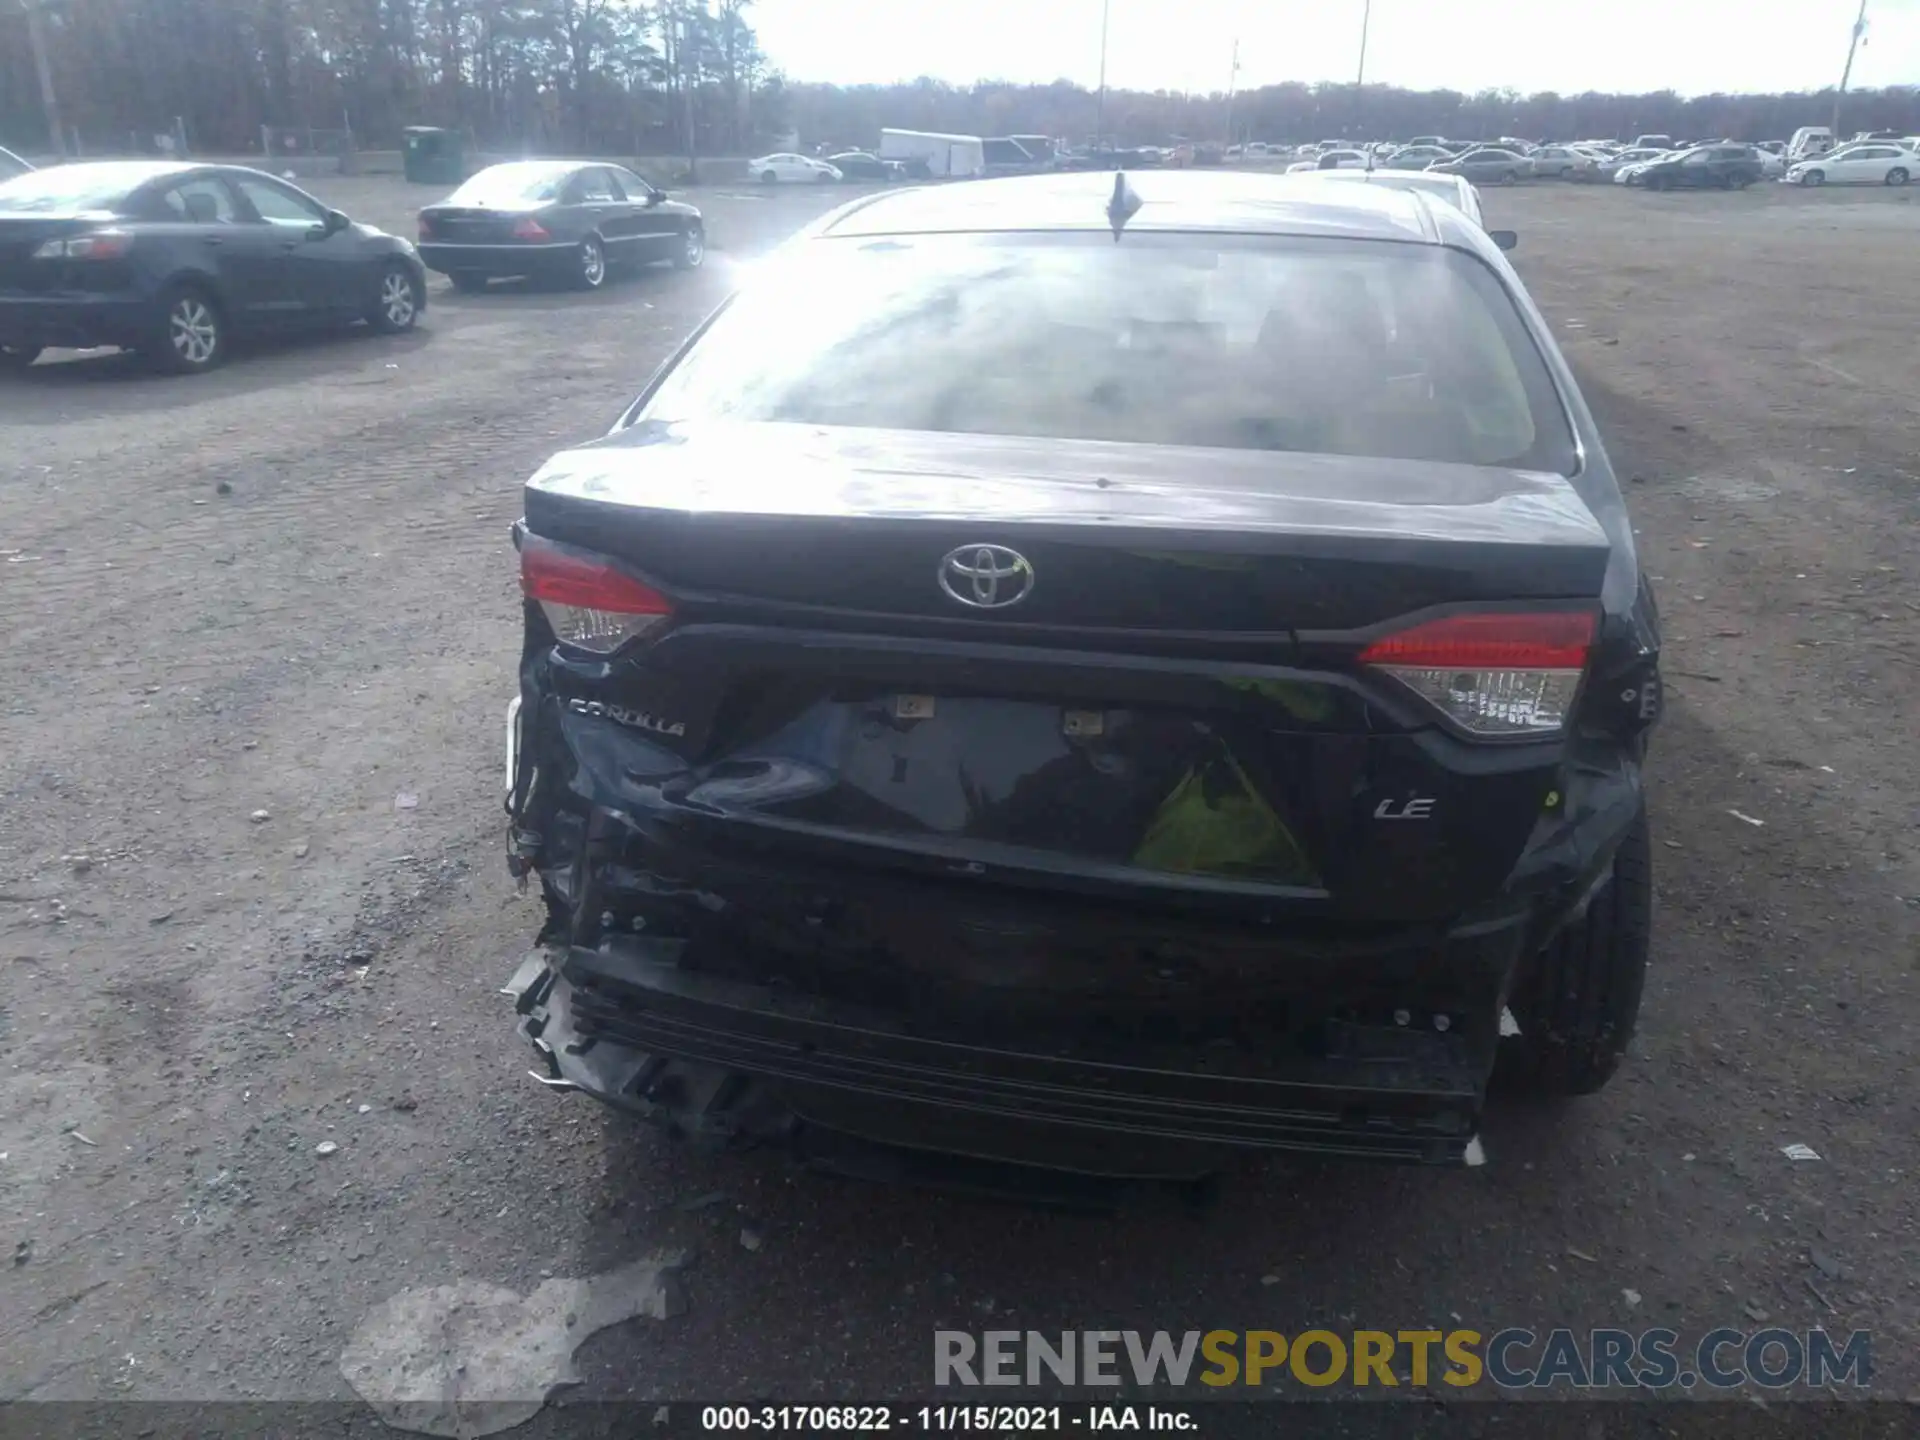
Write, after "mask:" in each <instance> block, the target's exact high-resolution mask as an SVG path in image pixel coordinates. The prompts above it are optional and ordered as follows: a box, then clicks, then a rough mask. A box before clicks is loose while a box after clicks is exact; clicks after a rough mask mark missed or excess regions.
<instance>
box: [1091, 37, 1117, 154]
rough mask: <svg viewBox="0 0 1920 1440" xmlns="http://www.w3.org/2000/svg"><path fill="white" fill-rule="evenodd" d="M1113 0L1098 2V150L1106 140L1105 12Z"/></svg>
mask: <svg viewBox="0 0 1920 1440" xmlns="http://www.w3.org/2000/svg"><path fill="white" fill-rule="evenodd" d="M1112 8H1113V0H1100V98H1099V99H1098V100H1097V101H1095V102H1094V112H1093V148H1094V149H1096V150H1098V149H1101V148H1102V147H1103V146H1104V145H1105V144H1106V138H1107V12H1108V11H1109V10H1111V9H1112Z"/></svg>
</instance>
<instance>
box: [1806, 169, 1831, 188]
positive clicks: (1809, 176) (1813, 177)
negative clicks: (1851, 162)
mask: <svg viewBox="0 0 1920 1440" xmlns="http://www.w3.org/2000/svg"><path fill="white" fill-rule="evenodd" d="M1800 183H1801V184H1802V185H1824V184H1826V183H1827V172H1826V171H1824V170H1809V171H1807V173H1806V174H1804V175H1802V176H1801V177H1800Z"/></svg>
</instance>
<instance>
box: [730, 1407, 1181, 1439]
mask: <svg viewBox="0 0 1920 1440" xmlns="http://www.w3.org/2000/svg"><path fill="white" fill-rule="evenodd" d="M700 1428H701V1429H702V1430H706V1431H728V1430H733V1431H747V1432H753V1431H762V1432H775V1431H786V1432H789V1433H796V1434H819V1433H821V1432H829V1431H836V1430H838V1431H854V1432H858V1431H867V1432H893V1431H898V1432H901V1433H913V1434H952V1433H959V1432H966V1433H981V1434H991V1435H999V1434H1005V1433H1006V1432H1008V1431H1035V1432H1046V1433H1060V1432H1072V1431H1075V1430H1082V1431H1089V1432H1092V1431H1103V1430H1142V1431H1159V1432H1163V1433H1174V1432H1192V1431H1195V1430H1197V1429H1199V1425H1198V1424H1197V1423H1196V1421H1195V1420H1194V1417H1193V1415H1192V1413H1191V1412H1189V1411H1188V1410H1185V1409H1182V1408H1179V1407H1169V1406H1160V1405H920V1406H905V1405H900V1406H895V1405H708V1406H704V1407H702V1409H701V1411H700Z"/></svg>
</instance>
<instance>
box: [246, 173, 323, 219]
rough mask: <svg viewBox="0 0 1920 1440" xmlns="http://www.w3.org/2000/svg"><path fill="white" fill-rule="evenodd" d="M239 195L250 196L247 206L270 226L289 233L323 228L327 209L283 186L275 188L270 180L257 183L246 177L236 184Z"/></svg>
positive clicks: (257, 181)
mask: <svg viewBox="0 0 1920 1440" xmlns="http://www.w3.org/2000/svg"><path fill="white" fill-rule="evenodd" d="M236 183H237V184H238V185H239V187H240V193H241V194H242V195H244V196H246V197H247V203H248V204H249V205H251V206H252V207H253V209H254V213H255V214H257V215H258V216H259V217H260V218H261V219H262V220H264V221H266V222H267V224H269V225H275V226H281V227H284V228H286V229H290V230H300V231H307V230H311V229H312V228H313V227H314V226H316V225H324V224H325V223H326V220H327V212H326V210H325V209H324V208H323V207H322V206H320V205H319V204H317V203H315V202H314V201H312V200H309V199H307V197H306V196H304V195H302V194H300V193H298V192H297V191H294V190H289V189H287V187H286V186H284V185H275V184H274V183H273V182H272V181H270V180H256V179H253V178H252V177H250V176H249V177H245V178H242V179H241V180H239V181H237V182H236Z"/></svg>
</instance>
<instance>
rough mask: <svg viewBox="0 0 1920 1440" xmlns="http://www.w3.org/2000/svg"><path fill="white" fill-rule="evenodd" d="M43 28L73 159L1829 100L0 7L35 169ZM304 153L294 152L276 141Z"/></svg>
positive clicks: (1690, 123)
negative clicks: (1120, 76)
mask: <svg viewBox="0 0 1920 1440" xmlns="http://www.w3.org/2000/svg"><path fill="white" fill-rule="evenodd" d="M27 6H33V7H35V8H36V9H37V11H38V14H37V16H36V17H34V18H35V19H36V20H37V22H38V23H37V24H36V25H34V26H32V27H31V29H34V30H37V31H38V32H39V40H40V48H41V50H42V52H43V54H44V56H45V60H46V64H47V70H48V78H49V79H50V80H51V82H52V88H53V91H54V95H55V99H56V102H57V109H58V114H59V120H60V122H61V124H62V129H63V137H64V138H66V139H68V140H69V142H74V141H77V143H78V147H79V149H80V150H82V151H84V152H86V153H118V152H123V151H125V150H127V149H128V148H133V149H138V150H147V149H151V148H153V147H154V144H155V143H156V137H157V136H158V135H159V134H161V133H163V132H167V133H178V134H180V135H181V137H182V138H183V139H184V140H185V141H186V143H187V144H188V145H189V146H190V147H191V148H192V149H194V150H196V151H199V152H201V153H217V152H222V151H238V150H248V149H253V148H255V147H257V146H258V144H259V143H260V138H261V127H262V126H273V127H285V128H286V129H289V130H292V131H295V132H298V131H301V130H304V129H308V128H310V129H313V130H315V131H318V132H323V133H326V132H340V131H345V130H348V129H350V130H351V132H352V134H353V136H354V139H355V142H356V143H357V144H359V145H360V146H361V147H362V148H374V147H390V146H392V145H394V144H396V143H397V141H398V136H399V132H400V130H401V129H402V128H403V127H404V126H407V125H416V124H425V125H446V126H451V127H454V128H457V129H461V130H465V131H467V132H469V133H470V134H471V135H472V136H473V137H474V139H475V140H476V141H477V142H479V143H480V144H482V145H483V146H486V147H488V148H513V149H524V150H530V151H538V150H576V151H588V152H602V153H620V154H649V153H653V154H661V153H682V154H684V153H688V151H689V149H690V148H691V149H692V150H693V151H694V152H695V153H700V154H708V155H711V154H719V153H734V154H739V153H742V152H743V151H751V150H755V149H757V148H758V147H760V146H762V145H770V144H784V143H791V138H790V137H791V136H792V135H793V134H796V133H797V135H798V137H799V140H800V142H802V143H804V144H807V145H812V144H814V143H825V144H829V145H872V144H874V143H875V142H876V141H877V139H878V135H879V131H880V129H881V127H882V126H889V125H892V126H903V127H906V128H910V129H920V130H940V131H951V132H956V133H961V134H975V135H1006V134H1042V135H1051V136H1054V137H1056V138H1060V139H1064V140H1068V141H1072V142H1080V141H1085V140H1089V139H1092V138H1094V137H1095V136H1096V135H1098V136H1101V137H1104V138H1106V139H1108V140H1110V141H1113V142H1116V143H1120V144H1165V143H1169V142H1171V141H1173V140H1176V139H1190V140H1195V141H1219V142H1222V143H1224V142H1226V141H1228V140H1230V139H1231V140H1248V139H1258V140H1274V141H1304V140H1326V139H1336V138H1353V139H1358V138H1368V139H1373V138H1407V137H1409V136H1412V135H1416V134H1429V135H1431V134H1439V135H1446V136H1450V137H1457V138H1461V139H1478V138H1492V137H1495V136H1500V135H1515V136H1521V137H1524V138H1527V139H1535V140H1541V139H1578V138H1585V137H1599V136H1617V137H1621V138H1631V137H1632V136H1634V135H1636V134H1639V133H1642V132H1649V131H1659V132H1665V133H1668V134H1672V135H1674V136H1676V137H1684V136H1721V135H1724V136H1729V137H1733V138H1741V139H1756V140H1757V139H1769V138H1783V137H1785V136H1786V135H1788V134H1790V133H1791V132H1792V131H1793V130H1794V129H1795V128H1796V127H1797V126H1800V125H1809V124H1824V123H1827V122H1828V121H1829V119H1830V118H1831V116H1832V114H1833V110H1834V95H1833V93H1832V92H1831V91H1830V90H1829V91H1821V92H1806V93H1799V94H1775V95H1748V94H1733V95H1699V96H1686V97H1683V96H1680V95H1677V94H1675V93H1673V92H1671V91H1662V92H1658V93H1655V94H1647V95H1616V94H1603V93H1599V92H1588V93H1584V94H1579V95H1560V94H1555V93H1552V92H1542V93H1538V94H1531V95H1522V94H1520V93H1518V92H1516V91H1512V90H1484V91H1480V92H1478V93H1475V94H1466V93H1461V92H1456V91H1450V90H1430V91H1416V90H1403V89H1399V88H1396V87H1394V86H1387V85H1368V86H1366V87H1365V88H1364V89H1359V88H1356V87H1355V86H1353V85H1351V84H1321V85H1307V84H1298V83H1288V84H1281V85H1268V86H1262V87H1259V88H1256V89H1251V90H1247V91H1243V92H1241V93H1239V94H1236V95H1227V94H1221V93H1213V94H1205V95H1201V94H1186V93H1182V92H1177V91H1165V90H1162V91H1153V92H1145V91H1132V90H1111V91H1108V92H1107V93H1106V95H1105V96H1104V97H1102V96H1099V95H1096V94H1095V93H1093V92H1091V91H1089V90H1088V89H1086V88H1085V87H1083V86H1079V85H1075V84H1072V83H1069V82H1067V81H1064V80H1060V81H1055V82H1054V83H1052V84H1050V85H1014V84H1006V83H996V82H983V83H980V84H974V85H952V84H947V83H945V82H942V81H937V80H931V79H925V78H922V79H918V80H912V81H904V82H902V83H899V84H895V85H857V86H841V85H825V84H812V83H796V82H789V81H787V80H785V79H784V78H783V77H782V76H781V75H780V74H779V72H778V71H777V70H776V69H775V68H774V67H773V66H772V65H771V64H770V63H769V61H768V59H767V56H766V55H765V54H764V53H763V51H762V50H761V47H760V43H759V40H758V37H757V35H756V34H755V32H754V28H753V25H752V0H0V141H4V142H6V143H9V144H11V145H13V146H14V147H15V148H24V149H27V150H29V151H32V152H40V151H45V150H47V149H49V148H50V145H51V142H50V139H49V129H48V119H47V116H46V112H45V107H44V106H43V104H42V102H41V87H40V83H39V76H38V74H37V71H36V67H35V63H34V53H33V52H34V46H33V45H32V44H31V43H29V42H30V40H31V39H32V36H31V34H30V27H29V17H28V14H27V10H26V8H25V7H27ZM1841 124H1842V128H1843V129H1844V130H1847V131H1852V130H1867V129H1890V130H1898V131H1899V132H1900V133H1902V134H1917V133H1920V89H1916V88H1915V87H1897V88H1890V89H1885V90H1868V91H1859V92H1855V93H1853V94H1849V95H1848V96H1847V97H1846V99H1845V107H1844V111H1843V114H1842V121H1841ZM288 143H289V144H291V145H298V144H300V143H302V142H301V141H300V139H299V138H298V135H297V134H296V135H295V137H294V138H293V139H291V140H290V141H289V142H288Z"/></svg>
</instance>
